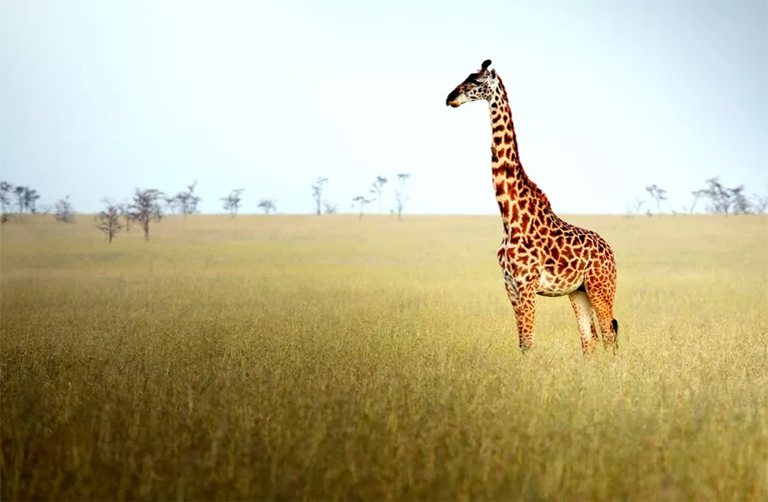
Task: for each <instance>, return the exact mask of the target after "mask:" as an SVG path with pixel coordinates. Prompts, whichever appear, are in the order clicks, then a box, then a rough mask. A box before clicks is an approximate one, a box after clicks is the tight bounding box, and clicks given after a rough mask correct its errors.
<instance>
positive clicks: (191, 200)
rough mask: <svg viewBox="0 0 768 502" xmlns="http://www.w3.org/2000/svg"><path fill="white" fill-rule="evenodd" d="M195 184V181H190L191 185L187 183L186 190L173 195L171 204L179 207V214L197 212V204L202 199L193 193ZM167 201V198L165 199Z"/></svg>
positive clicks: (185, 214)
mask: <svg viewBox="0 0 768 502" xmlns="http://www.w3.org/2000/svg"><path fill="white" fill-rule="evenodd" d="M196 186H197V181H195V182H194V183H192V184H191V185H187V191H186V192H184V191H182V192H179V193H177V194H176V195H175V196H174V197H173V200H174V203H173V205H174V206H175V207H177V208H178V209H179V211H180V212H181V214H183V215H184V216H187V215H188V214H195V213H196V212H197V205H198V204H199V203H200V201H201V200H202V199H201V198H200V197H198V196H197V195H195V187H196ZM166 202H167V199H166Z"/></svg>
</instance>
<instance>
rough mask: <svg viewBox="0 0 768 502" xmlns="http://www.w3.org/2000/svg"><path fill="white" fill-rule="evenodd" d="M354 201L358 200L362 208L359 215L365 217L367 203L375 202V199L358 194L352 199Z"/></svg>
mask: <svg viewBox="0 0 768 502" xmlns="http://www.w3.org/2000/svg"><path fill="white" fill-rule="evenodd" d="M352 202H356V203H357V205H358V207H359V208H360V216H359V217H360V218H362V217H363V212H364V211H365V206H366V205H367V204H369V203H371V202H373V200H371V199H366V198H365V197H364V196H362V195H358V196H357V197H355V198H354V199H352Z"/></svg>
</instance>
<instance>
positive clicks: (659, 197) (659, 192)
mask: <svg viewBox="0 0 768 502" xmlns="http://www.w3.org/2000/svg"><path fill="white" fill-rule="evenodd" d="M645 191H646V192H648V195H650V196H651V198H652V199H654V200H655V201H656V208H657V210H658V214H661V201H663V200H667V195H666V194H667V191H666V190H664V189H663V188H661V187H659V186H657V185H656V184H655V183H654V184H653V185H651V186H647V187H645Z"/></svg>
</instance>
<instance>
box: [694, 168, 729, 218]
mask: <svg viewBox="0 0 768 502" xmlns="http://www.w3.org/2000/svg"><path fill="white" fill-rule="evenodd" d="M706 183H707V187H706V188H702V189H701V190H696V191H695V192H693V193H694V194H695V195H698V196H700V197H703V198H706V199H709V203H708V204H707V207H706V209H707V211H708V212H710V213H724V214H725V215H726V216H728V213H729V212H730V210H731V205H732V204H733V199H732V196H731V195H732V192H731V190H730V189H728V188H726V187H725V186H724V185H723V184H722V183H721V182H720V178H719V177H718V176H715V177H714V178H709V179H708V180H706Z"/></svg>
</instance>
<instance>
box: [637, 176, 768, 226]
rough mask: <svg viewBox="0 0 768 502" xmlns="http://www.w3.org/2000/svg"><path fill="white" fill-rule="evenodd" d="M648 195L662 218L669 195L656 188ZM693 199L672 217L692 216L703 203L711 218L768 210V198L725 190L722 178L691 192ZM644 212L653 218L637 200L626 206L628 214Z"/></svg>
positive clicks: (740, 187) (649, 189) (737, 189)
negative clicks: (663, 207) (711, 215)
mask: <svg viewBox="0 0 768 502" xmlns="http://www.w3.org/2000/svg"><path fill="white" fill-rule="evenodd" d="M645 191H646V192H647V194H648V196H649V197H650V199H651V201H652V202H654V203H655V206H656V214H658V215H660V214H663V211H662V203H663V202H664V201H666V200H667V195H666V194H667V191H666V190H665V189H663V188H661V187H659V186H658V185H656V184H653V185H649V186H647V187H645ZM691 195H692V197H693V199H692V200H691V203H690V204H689V205H687V206H683V207H682V208H681V210H680V211H676V210H674V209H673V210H672V211H671V212H672V214H692V213H693V212H694V211H695V210H696V207H697V205H698V203H699V202H700V201H701V202H703V203H704V204H705V205H704V211H705V212H707V213H710V214H724V215H726V216H727V215H729V214H762V213H765V212H766V209H768V195H760V194H757V193H753V194H752V195H751V196H747V192H746V189H745V188H744V185H738V186H735V187H731V188H729V187H726V186H725V185H724V184H723V183H722V182H721V181H720V177H719V176H716V177H714V178H709V179H707V180H706V181H705V186H704V188H701V189H699V190H694V191H692V192H691ZM644 208H645V214H647V215H648V216H652V215H653V212H652V210H651V205H650V204H648V205H646V201H645V200H643V199H641V198H637V199H635V200H634V201H633V202H631V203H629V204H627V213H629V214H632V213H642V212H643V209H644Z"/></svg>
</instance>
